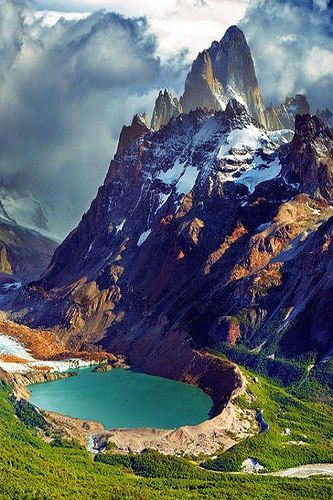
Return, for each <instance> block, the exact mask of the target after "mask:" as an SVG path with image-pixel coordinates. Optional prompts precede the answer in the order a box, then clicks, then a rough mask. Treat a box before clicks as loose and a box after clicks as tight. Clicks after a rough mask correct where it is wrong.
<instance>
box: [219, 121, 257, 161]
mask: <svg viewBox="0 0 333 500" xmlns="http://www.w3.org/2000/svg"><path fill="white" fill-rule="evenodd" d="M264 142H267V135H266V132H265V131H264V130H262V129H260V128H258V127H256V126H255V125H254V124H252V123H251V124H250V125H247V126H246V127H244V128H242V129H239V128H237V129H234V130H232V131H231V132H230V134H229V135H228V137H227V138H226V139H224V138H223V139H222V142H221V146H220V149H219V152H218V155H217V158H218V159H219V160H221V159H222V158H224V157H225V156H226V155H227V154H228V153H229V152H230V150H232V149H245V150H247V151H256V150H258V149H259V148H260V147H262V145H263V143H264Z"/></svg>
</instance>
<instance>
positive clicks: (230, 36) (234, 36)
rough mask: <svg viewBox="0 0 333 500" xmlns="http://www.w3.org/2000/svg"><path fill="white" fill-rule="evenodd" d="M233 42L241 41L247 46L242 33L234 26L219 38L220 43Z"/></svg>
mask: <svg viewBox="0 0 333 500" xmlns="http://www.w3.org/2000/svg"><path fill="white" fill-rule="evenodd" d="M233 40H237V41H242V42H245V43H246V44H247V42H246V38H245V35H244V33H243V31H242V30H241V29H240V28H238V26H236V25H233V26H230V27H229V28H228V29H227V31H226V32H225V34H224V35H223V37H222V38H221V42H220V43H230V42H232V41H233Z"/></svg>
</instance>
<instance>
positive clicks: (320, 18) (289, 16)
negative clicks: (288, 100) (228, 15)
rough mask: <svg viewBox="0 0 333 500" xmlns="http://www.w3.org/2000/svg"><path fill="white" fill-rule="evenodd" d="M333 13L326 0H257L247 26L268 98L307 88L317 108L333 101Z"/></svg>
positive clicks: (247, 15) (250, 9)
mask: <svg viewBox="0 0 333 500" xmlns="http://www.w3.org/2000/svg"><path fill="white" fill-rule="evenodd" d="M332 15H333V5H332V2H327V1H323V0H318V1H317V2H312V1H306V2H305V1H303V0H255V1H252V3H251V5H250V7H249V9H248V11H247V13H246V15H245V18H244V20H243V21H242V23H241V27H242V28H243V29H244V31H245V34H246V35H247V38H248V41H249V45H250V47H251V50H252V54H253V55H254V58H255V65H256V70H257V76H258V80H259V83H260V85H261V89H262V92H263V95H264V97H265V99H266V102H270V101H273V102H274V103H279V102H281V100H282V99H284V98H285V97H286V96H287V95H290V94H294V93H297V92H304V93H306V95H307V97H308V98H309V100H310V103H311V104H312V107H313V111H315V110H316V108H317V107H333V98H332V86H333V64H332V58H333V25H332Z"/></svg>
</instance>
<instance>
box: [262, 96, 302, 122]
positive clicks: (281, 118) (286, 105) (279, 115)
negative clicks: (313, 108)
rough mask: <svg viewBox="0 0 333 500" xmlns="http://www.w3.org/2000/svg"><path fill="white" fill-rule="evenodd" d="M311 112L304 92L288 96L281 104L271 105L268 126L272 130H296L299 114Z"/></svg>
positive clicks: (268, 113)
mask: <svg viewBox="0 0 333 500" xmlns="http://www.w3.org/2000/svg"><path fill="white" fill-rule="evenodd" d="M306 114H310V104H309V103H308V101H307V99H306V97H305V96H304V95H302V94H296V95H295V96H292V97H286V99H285V101H284V102H283V103H282V104H281V105H280V106H269V107H268V108H267V110H266V117H267V126H268V128H269V129H271V130H279V129H289V130H294V128H295V118H296V116H297V115H306Z"/></svg>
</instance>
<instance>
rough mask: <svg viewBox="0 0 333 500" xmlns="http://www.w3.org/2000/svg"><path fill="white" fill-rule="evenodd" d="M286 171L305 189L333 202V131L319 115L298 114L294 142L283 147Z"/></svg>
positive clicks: (290, 181) (306, 191)
mask: <svg viewBox="0 0 333 500" xmlns="http://www.w3.org/2000/svg"><path fill="white" fill-rule="evenodd" d="M282 158H283V159H282V164H283V168H282V175H284V177H285V179H286V180H287V181H288V182H289V183H291V184H297V185H299V189H300V190H301V191H302V192H305V193H309V194H310V195H311V196H313V197H315V198H319V199H324V200H327V201H329V202H330V203H332V202H333V131H332V130H330V129H328V128H327V127H326V126H325V125H324V123H323V122H322V121H321V120H320V118H318V117H317V116H315V115H314V116H312V117H311V116H310V115H299V116H297V117H296V130H295V135H294V137H293V140H292V141H291V143H290V144H289V145H287V146H285V148H283V151H282Z"/></svg>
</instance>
